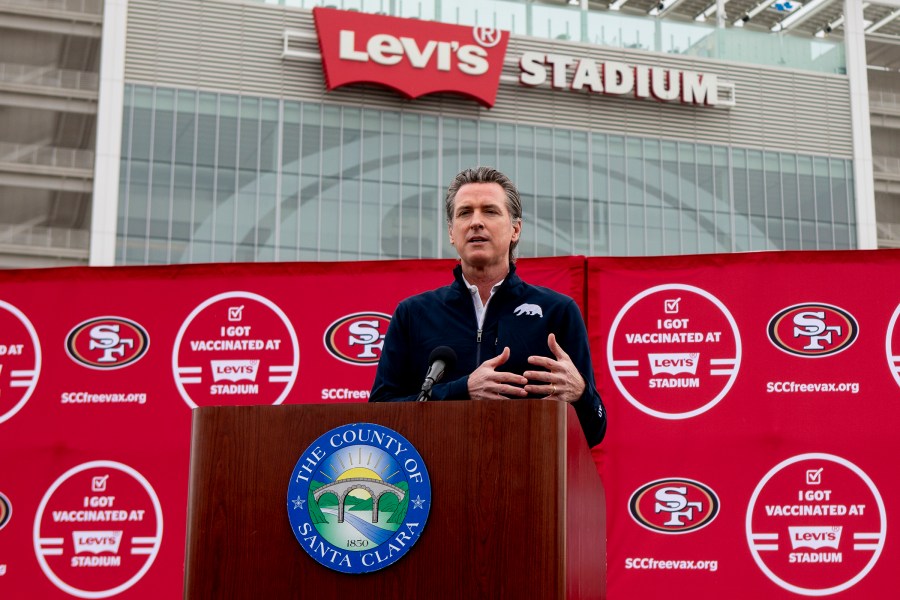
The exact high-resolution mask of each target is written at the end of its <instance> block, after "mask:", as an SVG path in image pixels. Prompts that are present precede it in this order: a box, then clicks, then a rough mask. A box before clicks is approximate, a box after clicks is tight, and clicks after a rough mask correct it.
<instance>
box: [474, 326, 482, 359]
mask: <svg viewBox="0 0 900 600" xmlns="http://www.w3.org/2000/svg"><path fill="white" fill-rule="evenodd" d="M480 364H481V330H480V329H479V330H478V335H476V336H475V368H476V369H477V368H478V365H480Z"/></svg>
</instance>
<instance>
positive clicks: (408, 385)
mask: <svg viewBox="0 0 900 600" xmlns="http://www.w3.org/2000/svg"><path fill="white" fill-rule="evenodd" d="M453 273H454V276H455V278H456V281H454V282H453V283H452V284H450V285H448V286H445V287H441V288H438V289H436V290H432V291H429V292H424V293H422V294H418V295H416V296H412V297H410V298H407V299H406V300H404V301H402V302H401V303H400V304H399V305H398V306H397V309H396V310H395V311H394V315H393V317H392V318H391V324H390V326H389V327H388V331H387V335H386V337H385V340H384V348H383V349H382V352H381V359H380V360H379V362H378V371H377V372H376V374H375V382H374V384H373V386H372V393H371V395H370V396H369V402H411V401H414V400H415V399H416V397H417V396H418V393H419V390H420V389H421V387H422V381H423V380H424V378H425V374H426V373H427V371H428V357H429V355H430V354H431V351H432V350H434V349H435V348H437V347H438V346H450V347H451V348H453V349H454V350H455V351H456V356H457V362H456V366H455V367H454V368H453V369H452V370H451V371H449V372H447V373H445V374H444V377H443V378H442V380H441V381H440V382H439V383H436V384H435V385H434V387H433V388H432V391H431V399H432V400H467V399H469V390H468V381H469V374H470V373H472V372H473V371H474V370H475V369H476V368H478V366H479V365H480V364H481V363H483V362H484V361H486V360H488V359H489V358H493V357H495V356H497V355H498V354H500V353H502V352H503V348H504V347H506V346H508V347H509V349H510V353H511V354H510V357H509V360H508V361H507V362H506V363H505V364H503V365H501V366H500V367H499V368H498V370H499V371H509V372H513V373H519V374H521V373H524V372H525V371H528V370H535V369H537V368H538V367H535V366H533V365H530V364H529V363H528V357H529V356H532V355H543V356H547V357H549V358H554V357H553V353H552V352H550V348H549V347H548V346H547V336H548V335H549V334H550V333H555V334H556V341H557V342H559V345H560V346H562V349H563V350H565V351H566V353H567V354H568V355H569V356H570V357H571V358H572V362H574V363H575V366H576V367H577V368H578V372H579V373H581V376H582V377H583V378H584V382H585V389H584V394H582V396H581V398H579V399H578V400H577V401H576V402H575V403H574V405H573V406H574V408H575V412H576V413H577V415H578V419H579V421H580V422H581V427H582V429H583V430H584V435H585V437H586V438H587V442H588V445H589V446H595V445H597V444H599V443H600V440H602V439H603V435H604V434H605V433H606V411H605V410H604V408H603V404H602V402H601V401H600V394H599V393H598V392H597V387H596V385H595V383H594V371H593V366H592V363H591V352H590V347H589V345H588V338H587V331H586V329H585V326H584V320H583V319H582V317H581V311H580V310H579V309H578V305H577V304H576V303H575V301H574V300H572V299H571V298H569V297H568V296H565V295H563V294H560V293H559V292H555V291H553V290H551V289H548V288H543V287H539V286H534V285H529V284H527V283H525V282H524V281H522V280H521V279H520V278H519V276H518V275H516V272H515V265H512V266H511V267H510V273H509V275H508V276H507V277H506V279H505V280H504V281H503V283H502V284H501V285H500V287H499V288H498V289H497V291H496V292H495V293H494V296H493V297H492V298H491V300H490V302H489V303H488V307H487V312H486V313H485V318H484V325H483V327H482V329H481V330H480V331H479V329H478V321H477V320H476V317H475V307H474V305H473V303H472V295H471V293H470V292H469V289H468V288H467V287H466V285H465V284H464V282H463V279H462V269H461V267H460V266H459V265H457V267H456V269H455V270H454V272H453ZM523 305H532V306H537V307H540V314H537V311H535V310H534V309H533V308H531V307H527V306H526V307H524V308H521V309H519V310H516V309H517V308H519V307H522V306H523Z"/></svg>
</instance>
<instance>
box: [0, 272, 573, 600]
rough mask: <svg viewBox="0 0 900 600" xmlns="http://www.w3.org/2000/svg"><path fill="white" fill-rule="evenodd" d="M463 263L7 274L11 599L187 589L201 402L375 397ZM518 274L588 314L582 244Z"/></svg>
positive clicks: (5, 417) (4, 440)
mask: <svg viewBox="0 0 900 600" xmlns="http://www.w3.org/2000/svg"><path fill="white" fill-rule="evenodd" d="M454 263H455V261H452V260H431V261H429V260H426V261H422V260H415V261H394V262H365V263H344V262H342V263H306V264H264V265H258V264H248V265H203V266H173V267H148V268H103V269H89V268H73V269H48V270H29V271H8V272H0V452H2V454H3V456H4V457H5V459H4V460H3V461H2V462H0V597H2V598H23V599H24V598H68V597H73V596H74V597H79V598H106V597H112V596H115V597H116V598H146V599H151V598H152V599H154V600H155V599H158V598H178V597H181V593H182V575H183V568H184V548H185V518H186V509H187V483H188V465H189V450H190V427H191V409H192V408H193V407H196V406H208V405H230V404H280V403H329V402H365V401H366V400H367V398H368V393H369V389H370V387H371V384H372V379H373V377H374V373H375V364H376V363H377V359H378V356H379V353H380V348H381V343H382V339H383V336H384V334H385V332H386V331H387V324H388V322H389V320H390V315H391V313H392V312H393V310H394V308H395V307H396V305H397V303H398V302H399V301H400V300H402V299H403V298H405V297H406V296H409V295H411V294H414V293H417V292H420V291H424V290H427V289H432V288H435V287H437V286H440V285H445V284H448V283H449V282H450V281H452V273H451V269H452V267H453V265H454ZM519 272H520V273H521V274H522V276H523V277H524V278H525V279H526V280H527V281H529V282H531V283H534V284H538V285H545V286H548V287H552V288H554V289H557V290H559V291H561V292H563V293H566V294H568V295H570V296H572V297H573V298H576V299H577V300H579V304H580V305H581V307H582V310H584V308H585V307H584V305H583V304H581V301H582V300H583V299H584V297H585V294H584V259H583V258H581V257H565V258H550V259H532V260H522V261H520V266H519ZM422 375H423V377H424V373H423V374H422ZM289 478H290V474H286V479H285V488H284V489H283V490H272V493H273V494H285V493H286V490H287V486H288V479H289ZM234 518H240V515H234ZM289 526H290V525H289V523H288V520H287V516H286V515H285V527H289ZM298 550H299V547H298Z"/></svg>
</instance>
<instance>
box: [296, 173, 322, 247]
mask: <svg viewBox="0 0 900 600" xmlns="http://www.w3.org/2000/svg"><path fill="white" fill-rule="evenodd" d="M304 162H306V161H304ZM319 185H320V179H319V176H318V174H315V175H301V177H300V210H299V213H298V222H299V224H300V232H299V249H300V250H299V255H300V260H317V258H318V252H317V250H318V248H319Z"/></svg>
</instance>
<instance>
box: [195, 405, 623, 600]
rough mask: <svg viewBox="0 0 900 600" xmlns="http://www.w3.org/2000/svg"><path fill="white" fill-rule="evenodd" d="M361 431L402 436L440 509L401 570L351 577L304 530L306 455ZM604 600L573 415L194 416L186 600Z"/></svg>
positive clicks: (601, 557) (592, 482)
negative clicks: (325, 562)
mask: <svg viewBox="0 0 900 600" xmlns="http://www.w3.org/2000/svg"><path fill="white" fill-rule="evenodd" d="M350 423H375V424H378V425H382V426H384V427H388V428H390V429H393V430H395V431H396V432H398V433H399V434H401V435H402V436H403V437H405V438H406V439H407V440H408V441H409V442H410V443H412V444H413V446H415V448H416V450H417V451H418V452H419V454H420V455H421V456H422V459H423V460H424V461H425V464H426V467H427V469H428V472H429V475H430V478H431V491H432V498H431V500H432V504H431V512H430V515H429V517H428V521H427V523H426V524H425V527H424V529H423V531H422V533H421V537H420V539H419V540H418V541H417V542H416V544H415V545H414V546H413V547H412V549H411V550H410V551H409V552H408V553H407V554H406V555H405V556H403V557H402V558H400V560H398V561H397V562H396V563H395V564H393V565H391V566H389V567H387V568H385V569H382V570H379V571H375V572H372V573H366V574H362V575H348V574H345V573H339V572H336V571H333V570H331V569H329V568H326V567H324V566H322V565H320V564H319V563H317V562H316V561H314V560H313V559H312V558H311V557H310V556H309V555H308V554H307V553H306V551H305V550H304V548H303V547H302V546H301V545H300V544H299V542H298V541H297V539H296V538H295V537H294V535H293V532H292V531H291V525H290V523H289V521H288V515H287V490H288V485H289V482H290V480H291V474H292V471H293V469H294V466H295V465H296V463H297V460H298V458H299V457H300V455H301V454H302V453H303V452H304V451H306V449H307V448H308V447H309V445H310V444H311V443H313V442H314V441H315V440H316V439H317V438H318V437H319V436H321V435H322V434H324V433H326V432H328V431H330V430H331V429H334V428H336V427H340V426H342V425H346V424H350ZM362 594H364V595H365V597H369V598H384V599H387V598H409V599H411V600H415V599H424V598H428V599H442V598H446V599H453V600H457V599H459V598H476V599H481V598H483V599H491V600H496V599H501V598H510V599H513V598H514V599H516V600H522V599H528V600H534V599H545V598H546V599H551V598H552V599H562V598H568V599H575V598H578V599H591V598H604V597H605V595H606V505H605V498H604V493H603V487H602V484H601V482H600V478H599V476H598V475H597V472H596V469H595V467H594V463H593V460H592V458H591V455H590V452H589V450H588V447H587V443H586V442H585V439H584V435H583V433H582V431H581V427H580V425H579V423H578V418H577V417H576V415H575V411H574V410H573V409H572V407H571V406H569V405H567V404H564V403H561V402H553V401H546V400H532V401H521V400H508V401H494V402H471V401H465V402H417V403H412V402H409V403H388V404H329V405H323V404H299V405H288V406H242V407H206V408H198V409H196V410H194V413H193V432H192V444H191V473H190V494H189V506H188V520H187V549H186V558H185V587H184V597H185V598H186V599H188V598H189V599H196V600H209V599H211V598H216V599H224V598H246V599H253V600H259V599H265V600H276V599H283V598H285V599H286V598H315V599H316V600H326V599H330V598H334V599H338V598H341V599H346V598H354V597H361V595H362Z"/></svg>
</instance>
